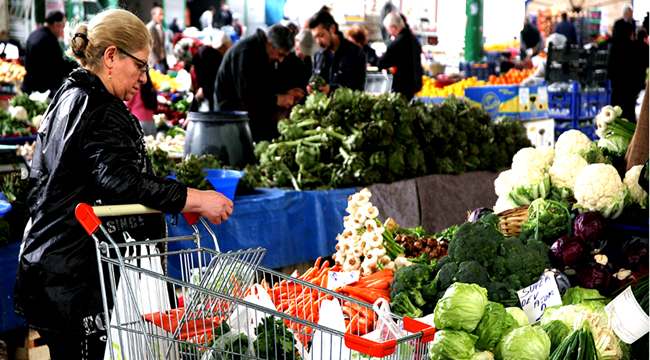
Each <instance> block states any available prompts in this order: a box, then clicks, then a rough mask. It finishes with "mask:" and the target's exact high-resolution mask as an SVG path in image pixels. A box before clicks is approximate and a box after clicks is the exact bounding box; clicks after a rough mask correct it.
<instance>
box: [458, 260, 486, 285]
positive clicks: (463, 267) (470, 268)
mask: <svg viewBox="0 0 650 360" xmlns="http://www.w3.org/2000/svg"><path fill="white" fill-rule="evenodd" d="M456 281H457V282H462V283H465V284H477V285H480V286H482V287H487V285H488V284H489V282H490V279H489V278H488V274H487V270H486V269H485V267H483V265H481V264H479V263H477V262H476V261H474V260H471V261H463V262H462V263H460V265H459V266H458V272H457V273H456Z"/></svg>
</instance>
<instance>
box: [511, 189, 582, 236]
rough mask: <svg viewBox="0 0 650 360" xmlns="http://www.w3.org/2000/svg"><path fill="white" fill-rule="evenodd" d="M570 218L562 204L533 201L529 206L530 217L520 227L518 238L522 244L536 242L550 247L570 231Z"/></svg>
mask: <svg viewBox="0 0 650 360" xmlns="http://www.w3.org/2000/svg"><path fill="white" fill-rule="evenodd" d="M565 201H566V200H565ZM566 204H568V203H566ZM570 216H571V215H570V213H569V210H568V208H567V206H566V205H565V204H564V203H560V202H557V201H553V200H543V199H538V200H535V201H533V203H532V204H531V206H530V217H529V218H528V220H526V222H524V223H523V224H522V225H521V234H520V235H519V238H521V239H522V241H524V242H528V241H529V240H538V241H542V242H545V243H547V244H549V245H551V244H553V243H554V242H555V240H557V239H559V238H560V237H562V236H564V235H567V234H568V233H569V231H570V230H571V217H570Z"/></svg>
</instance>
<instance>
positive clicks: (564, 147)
mask: <svg viewBox="0 0 650 360" xmlns="http://www.w3.org/2000/svg"><path fill="white" fill-rule="evenodd" d="M589 145H591V140H589V138H588V137H587V135H585V134H583V133H582V132H581V131H579V130H569V131H565V132H563V133H562V135H560V137H558V139H557V142H556V143H555V156H556V157H558V156H560V155H564V154H573V153H576V152H578V151H580V150H584V151H588V150H589Z"/></svg>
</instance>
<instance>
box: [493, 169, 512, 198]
mask: <svg viewBox="0 0 650 360" xmlns="http://www.w3.org/2000/svg"><path fill="white" fill-rule="evenodd" d="M512 173H513V170H506V171H502V172H501V174H499V176H498V177H497V178H496V180H494V192H495V193H496V194H497V196H501V195H508V193H509V192H510V190H512V184H511V183H510V174H512Z"/></svg>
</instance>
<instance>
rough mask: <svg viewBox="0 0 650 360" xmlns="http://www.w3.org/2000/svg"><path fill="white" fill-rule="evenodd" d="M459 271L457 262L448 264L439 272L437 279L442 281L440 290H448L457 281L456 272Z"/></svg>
mask: <svg viewBox="0 0 650 360" xmlns="http://www.w3.org/2000/svg"><path fill="white" fill-rule="evenodd" d="M457 270H458V265H456V263H455V262H450V263H447V264H446V265H445V266H443V267H442V268H441V269H440V271H439V272H438V275H437V277H438V278H439V281H440V289H446V288H448V287H449V285H451V284H452V283H453V282H454V281H456V271H457Z"/></svg>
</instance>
